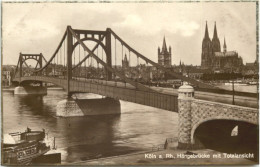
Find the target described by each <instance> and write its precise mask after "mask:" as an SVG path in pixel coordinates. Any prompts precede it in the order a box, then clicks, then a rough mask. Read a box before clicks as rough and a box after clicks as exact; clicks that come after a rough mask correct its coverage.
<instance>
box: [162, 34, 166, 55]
mask: <svg viewBox="0 0 260 167" xmlns="http://www.w3.org/2000/svg"><path fill="white" fill-rule="evenodd" d="M165 51H166V52H167V46H166V42H165V36H164V37H163V46H162V52H165Z"/></svg>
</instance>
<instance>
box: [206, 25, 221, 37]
mask: <svg viewBox="0 0 260 167" xmlns="http://www.w3.org/2000/svg"><path fill="white" fill-rule="evenodd" d="M204 38H209V31H208V23H207V21H206V28H205V35H204ZM214 38H218V32H217V25H216V22H215V26H214V34H213V39H214Z"/></svg>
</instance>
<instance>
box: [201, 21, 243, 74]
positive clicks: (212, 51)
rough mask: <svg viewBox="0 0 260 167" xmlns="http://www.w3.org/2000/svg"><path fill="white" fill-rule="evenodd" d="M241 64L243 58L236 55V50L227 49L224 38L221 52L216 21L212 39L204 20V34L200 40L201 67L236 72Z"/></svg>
mask: <svg viewBox="0 0 260 167" xmlns="http://www.w3.org/2000/svg"><path fill="white" fill-rule="evenodd" d="M242 66H243V60H242V58H241V57H240V56H238V53H237V52H236V51H227V44H226V40H225V38H224V45H223V52H221V45H220V41H219V38H218V33H217V26H216V22H215V27H214V34H213V38H212V40H211V39H210V37H209V33H208V25H207V22H206V28H205V35H204V38H203V41H202V54H201V68H202V69H210V70H213V71H222V72H231V71H232V72H238V71H239V69H240V68H241V67H242Z"/></svg>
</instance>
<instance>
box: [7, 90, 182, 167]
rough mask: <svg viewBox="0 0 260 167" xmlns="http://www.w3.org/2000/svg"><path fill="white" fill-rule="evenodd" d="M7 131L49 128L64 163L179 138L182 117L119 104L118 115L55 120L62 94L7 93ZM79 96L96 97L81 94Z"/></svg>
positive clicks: (154, 109)
mask: <svg viewBox="0 0 260 167" xmlns="http://www.w3.org/2000/svg"><path fill="white" fill-rule="evenodd" d="M2 95H3V133H10V132H20V131H24V130H25V129H26V128H27V127H29V128H31V129H32V130H41V129H43V128H44V129H45V130H46V132H48V138H50V139H53V137H55V141H56V142H55V143H56V145H57V151H58V152H61V155H62V157H61V158H62V163H63V164H66V163H69V162H76V161H81V160H86V159H90V158H97V157H106V156H113V155H121V154H127V153H132V152H138V151H146V150H151V149H152V147H153V146H156V145H159V144H164V142H165V139H166V138H174V140H176V141H177V136H178V114H177V113H174V112H170V111H166V110H161V109H157V108H153V107H148V106H143V105H139V104H135V103H130V102H126V101H120V103H121V114H120V115H109V116H108V115H105V116H104V115H103V116H85V117H70V118H61V117H56V105H57V103H58V102H59V101H61V100H63V99H65V97H66V94H65V92H64V91H63V90H58V89H48V95H46V96H35V95H14V94H13V91H3V94H2ZM78 96H81V97H84V96H85V97H87V98H92V97H97V95H93V94H78Z"/></svg>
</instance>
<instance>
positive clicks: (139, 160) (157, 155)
mask: <svg viewBox="0 0 260 167" xmlns="http://www.w3.org/2000/svg"><path fill="white" fill-rule="evenodd" d="M233 155H234V154H231V155H230V154H225V153H220V152H217V151H214V150H210V149H202V150H194V151H187V150H178V149H171V150H161V151H150V152H138V153H134V154H127V155H120V156H113V157H107V158H99V159H93V160H87V161H81V162H76V163H71V164H66V165H254V164H256V162H254V161H251V160H248V159H244V158H238V157H232V156H233Z"/></svg>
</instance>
